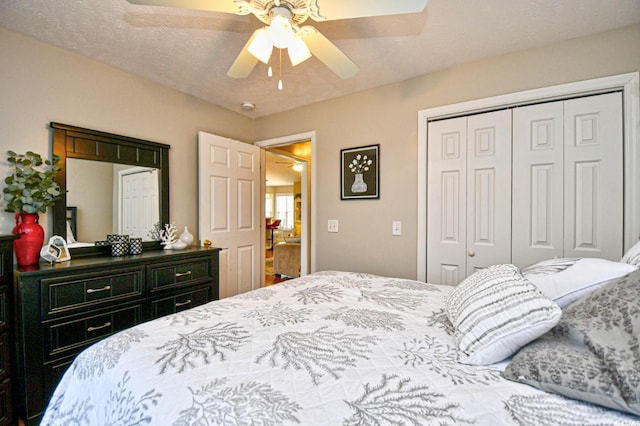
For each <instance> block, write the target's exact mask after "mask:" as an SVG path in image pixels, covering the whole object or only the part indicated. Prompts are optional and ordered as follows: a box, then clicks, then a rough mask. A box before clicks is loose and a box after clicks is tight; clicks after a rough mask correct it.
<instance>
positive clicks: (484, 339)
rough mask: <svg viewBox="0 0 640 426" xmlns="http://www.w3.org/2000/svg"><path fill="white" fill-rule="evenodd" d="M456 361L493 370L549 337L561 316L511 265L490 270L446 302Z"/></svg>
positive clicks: (470, 279) (463, 284)
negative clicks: (455, 347)
mask: <svg viewBox="0 0 640 426" xmlns="http://www.w3.org/2000/svg"><path fill="white" fill-rule="evenodd" d="M445 308H446V312H447V316H448V317H449V320H450V321H451V323H452V324H453V326H454V328H455V333H454V337H455V339H456V345H457V347H458V360H459V361H460V362H461V363H463V364H473V365H486V364H493V363H496V362H499V361H502V360H503V359H505V358H507V357H509V356H511V355H512V354H514V353H515V352H516V351H518V349H520V348H521V347H522V346H524V345H526V344H527V343H529V342H531V341H532V340H534V339H537V338H538V337H540V336H541V335H543V334H544V333H546V332H547V331H549V330H550V329H551V328H552V327H553V326H554V325H556V324H557V323H558V321H559V320H560V316H561V315H562V311H561V310H560V308H559V307H558V305H556V304H555V303H553V301H551V300H549V298H547V297H546V296H545V295H544V294H542V293H541V292H540V290H538V289H537V288H536V287H535V286H534V285H533V284H532V283H531V282H529V281H528V280H526V279H524V278H523V277H522V275H520V272H519V271H518V268H516V267H515V266H513V265H493V266H490V267H488V268H486V269H482V270H480V271H478V272H476V273H474V274H473V275H471V276H469V277H468V278H467V279H465V280H464V281H463V282H461V283H460V284H459V285H458V286H457V287H456V288H455V289H454V290H453V291H452V292H451V293H449V295H448V296H447V299H446V300H445Z"/></svg>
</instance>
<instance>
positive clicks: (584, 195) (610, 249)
mask: <svg viewBox="0 0 640 426" xmlns="http://www.w3.org/2000/svg"><path fill="white" fill-rule="evenodd" d="M564 116H565V117H564V118H565V126H564V128H565V243H564V245H565V247H564V255H565V256H576V257H602V258H605V259H611V260H619V259H620V257H621V256H622V250H623V237H622V234H623V230H622V228H623V205H622V195H623V188H622V183H621V182H623V151H622V150H623V141H622V94H621V93H609V94H605V95H598V96H589V97H585V98H579V99H573V100H569V101H566V102H565V114H564Z"/></svg>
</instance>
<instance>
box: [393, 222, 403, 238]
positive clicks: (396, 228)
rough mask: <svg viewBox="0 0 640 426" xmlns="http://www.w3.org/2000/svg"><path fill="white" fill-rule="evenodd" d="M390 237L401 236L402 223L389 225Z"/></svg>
mask: <svg viewBox="0 0 640 426" xmlns="http://www.w3.org/2000/svg"><path fill="white" fill-rule="evenodd" d="M391 235H402V222H400V221H394V222H392V223H391Z"/></svg>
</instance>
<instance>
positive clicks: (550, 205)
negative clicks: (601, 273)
mask: <svg viewBox="0 0 640 426" xmlns="http://www.w3.org/2000/svg"><path fill="white" fill-rule="evenodd" d="M563 105H564V104H563V102H562V101H558V102H550V103H544V104H539V105H531V106H526V107H521V108H516V109H514V110H513V191H512V194H513V195H512V196H513V225H512V228H513V236H512V263H513V264H515V265H516V266H518V267H524V266H527V265H531V264H533V263H536V262H539V261H541V260H543V259H550V258H553V257H561V256H563V249H564V235H563V230H564V226H563V221H564V212H563V194H564V184H563V182H564V176H563V170H564V112H563Z"/></svg>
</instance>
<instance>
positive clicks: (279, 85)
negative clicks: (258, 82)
mask: <svg viewBox="0 0 640 426" xmlns="http://www.w3.org/2000/svg"><path fill="white" fill-rule="evenodd" d="M278 90H282V49H280V80H278Z"/></svg>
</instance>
